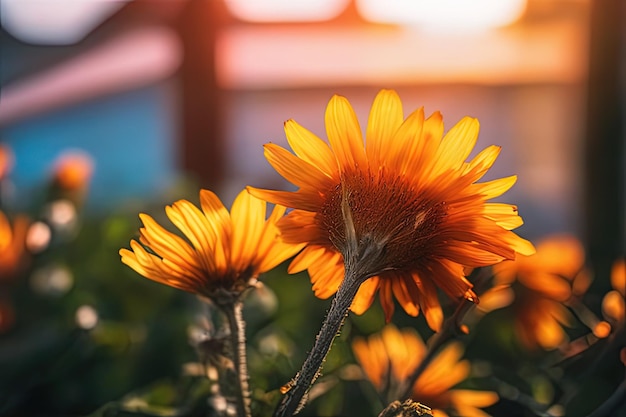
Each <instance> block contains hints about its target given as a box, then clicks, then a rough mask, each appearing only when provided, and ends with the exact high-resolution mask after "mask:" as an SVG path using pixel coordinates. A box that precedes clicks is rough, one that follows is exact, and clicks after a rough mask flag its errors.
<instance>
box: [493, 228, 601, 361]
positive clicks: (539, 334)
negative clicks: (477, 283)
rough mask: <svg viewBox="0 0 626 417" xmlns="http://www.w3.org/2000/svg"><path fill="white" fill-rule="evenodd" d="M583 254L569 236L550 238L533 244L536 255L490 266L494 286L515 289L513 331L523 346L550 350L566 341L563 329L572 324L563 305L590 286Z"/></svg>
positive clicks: (571, 318)
mask: <svg viewBox="0 0 626 417" xmlns="http://www.w3.org/2000/svg"><path fill="white" fill-rule="evenodd" d="M584 264H585V251H584V248H583V246H582V244H581V243H580V241H579V240H578V239H576V238H575V237H573V236H570V235H552V236H549V237H547V238H545V239H544V240H542V241H541V242H539V243H538V244H537V253H536V254H534V255H532V256H520V257H518V258H517V259H516V260H515V261H506V262H502V263H500V264H498V265H495V266H494V268H493V269H494V273H495V284H496V285H497V286H502V285H504V286H507V285H511V284H513V283H514V282H519V283H520V284H521V286H517V287H515V289H516V291H515V292H516V294H515V301H514V302H513V308H514V310H515V328H516V332H517V334H518V336H519V337H520V339H521V340H522V341H523V343H524V344H525V345H526V346H527V347H529V348H534V347H536V346H541V347H542V348H544V349H554V348H556V347H558V346H559V345H560V344H561V343H563V342H564V341H565V340H566V339H567V335H566V333H565V331H564V330H563V326H567V325H571V324H572V323H573V322H574V320H573V317H572V315H571V313H570V311H569V310H568V308H567V307H566V306H565V305H564V303H566V302H568V300H570V298H571V297H572V296H575V295H582V293H584V292H585V291H586V290H587V287H588V286H589V284H590V278H589V274H588V272H587V270H586V269H585V268H584Z"/></svg>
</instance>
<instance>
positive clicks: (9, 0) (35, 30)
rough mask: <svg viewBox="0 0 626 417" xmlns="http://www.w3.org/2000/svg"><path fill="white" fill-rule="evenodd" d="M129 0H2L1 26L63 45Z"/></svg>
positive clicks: (27, 39) (36, 39)
mask: <svg viewBox="0 0 626 417" xmlns="http://www.w3.org/2000/svg"><path fill="white" fill-rule="evenodd" d="M128 1H130V0H114V1H113V0H2V2H1V5H0V12H1V13H0V16H2V26H3V27H4V29H6V30H7V31H8V32H9V33H11V34H12V35H13V36H15V37H16V38H18V39H20V40H22V41H24V42H28V43H33V44H40V45H66V44H73V43H76V42H78V41H80V40H81V39H83V38H84V37H85V36H86V35H87V34H88V33H89V32H90V31H91V30H92V29H93V28H95V27H96V26H97V25H98V24H100V23H101V22H103V21H104V20H105V19H106V18H107V17H109V16H111V15H112V14H113V13H115V12H116V11H117V10H119V9H120V8H122V7H123V6H124V4H125V3H127V2H128Z"/></svg>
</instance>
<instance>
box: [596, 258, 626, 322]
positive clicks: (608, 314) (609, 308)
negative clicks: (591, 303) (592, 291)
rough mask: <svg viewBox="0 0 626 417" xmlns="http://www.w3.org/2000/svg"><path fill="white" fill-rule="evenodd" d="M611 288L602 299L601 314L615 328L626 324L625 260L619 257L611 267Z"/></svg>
mask: <svg viewBox="0 0 626 417" xmlns="http://www.w3.org/2000/svg"><path fill="white" fill-rule="evenodd" d="M611 286H612V287H613V289H612V290H611V291H609V292H608V293H606V295H605V296H604V298H603V299H602V314H603V315H604V317H605V318H606V319H607V320H608V321H610V322H611V324H612V326H613V327H614V328H616V329H619V328H622V327H624V325H625V324H626V260H625V259H619V260H617V261H615V262H614V263H613V267H612V268H611Z"/></svg>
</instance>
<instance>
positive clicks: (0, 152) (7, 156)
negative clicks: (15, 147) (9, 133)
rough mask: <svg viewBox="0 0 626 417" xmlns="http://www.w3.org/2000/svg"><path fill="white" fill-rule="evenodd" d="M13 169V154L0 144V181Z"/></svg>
mask: <svg viewBox="0 0 626 417" xmlns="http://www.w3.org/2000/svg"><path fill="white" fill-rule="evenodd" d="M11 168H13V153H12V152H11V150H10V149H9V148H8V147H6V146H4V145H2V144H0V180H2V179H3V178H4V177H6V176H7V174H8V173H9V171H11Z"/></svg>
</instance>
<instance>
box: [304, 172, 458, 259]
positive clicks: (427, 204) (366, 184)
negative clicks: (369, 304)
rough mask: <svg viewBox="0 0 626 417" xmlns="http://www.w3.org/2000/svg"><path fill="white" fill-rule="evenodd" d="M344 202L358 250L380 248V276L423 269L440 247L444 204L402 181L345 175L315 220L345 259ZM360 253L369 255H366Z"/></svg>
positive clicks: (381, 176)
mask: <svg viewBox="0 0 626 417" xmlns="http://www.w3.org/2000/svg"><path fill="white" fill-rule="evenodd" d="M342 187H343V188H342ZM344 196H345V197H344ZM343 198H347V203H348V207H349V209H350V211H351V216H352V223H353V224H354V231H355V238H356V239H357V241H358V242H356V246H357V247H360V248H363V247H364V246H366V245H370V244H373V245H377V246H383V247H384V249H383V250H384V254H383V256H382V258H381V261H380V265H379V266H380V270H381V271H382V270H389V269H394V270H408V269H413V268H414V267H416V266H420V265H423V264H425V260H426V259H428V256H429V255H431V254H432V253H433V252H435V249H436V248H437V247H438V246H439V245H440V244H441V243H442V241H441V237H440V236H441V233H440V232H441V225H442V223H443V222H444V220H445V217H446V204H445V202H444V201H434V200H433V199H431V198H427V197H425V196H423V193H422V194H418V192H417V191H416V190H415V189H414V187H413V186H412V185H411V184H410V183H408V182H407V181H406V180H405V179H404V178H403V177H399V176H393V177H391V176H389V175H385V174H384V173H379V174H378V175H374V174H369V175H362V174H361V173H359V174H353V175H349V174H348V175H345V176H344V178H343V180H342V182H341V183H340V184H337V185H336V186H335V187H334V188H332V189H330V190H329V191H328V192H327V194H326V199H325V202H324V205H323V206H322V209H321V210H320V212H319V214H318V216H317V218H316V220H317V222H318V225H319V227H320V229H321V230H323V231H324V232H326V233H327V237H328V241H329V242H330V243H331V244H332V245H333V246H335V247H336V248H337V249H338V250H339V251H340V252H341V253H342V254H344V256H345V253H346V249H347V247H348V245H349V244H350V242H348V241H347V240H348V239H349V237H348V236H347V235H346V222H345V220H344V212H343V211H342V199H343ZM344 211H345V209H344ZM353 243H354V242H353ZM361 252H362V253H367V251H366V250H361Z"/></svg>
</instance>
